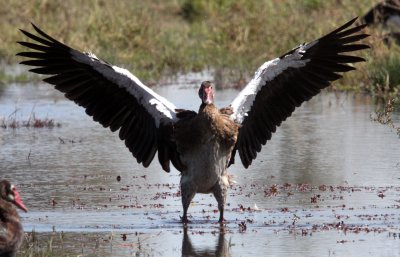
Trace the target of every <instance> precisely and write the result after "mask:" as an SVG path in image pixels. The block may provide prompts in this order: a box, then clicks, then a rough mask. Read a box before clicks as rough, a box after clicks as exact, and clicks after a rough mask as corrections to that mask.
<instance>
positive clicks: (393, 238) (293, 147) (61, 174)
mask: <svg viewBox="0 0 400 257" xmlns="http://www.w3.org/2000/svg"><path fill="white" fill-rule="evenodd" d="M155 91H157V92H158V93H159V94H161V95H163V96H165V97H166V98H167V99H169V100H170V101H172V102H173V103H175V104H176V105H177V106H178V107H180V108H187V109H194V110H197V108H198V106H199V99H198V97H197V85H191V84H187V85H186V84H184V85H174V86H164V87H159V88H155ZM237 93H238V91H236V90H234V89H228V90H224V91H218V92H217V94H216V98H217V99H218V100H217V105H218V106H220V107H223V106H226V105H228V104H229V103H230V101H231V100H232V99H233V98H234V96H235V95H236V94H237ZM376 108H377V106H376V103H375V102H374V101H373V100H372V99H371V98H370V97H369V96H366V95H360V94H350V93H326V92H324V93H322V94H320V95H319V96H317V97H315V98H313V99H312V100H311V101H309V102H307V103H304V104H303V106H302V107H301V108H298V109H297V110H296V111H295V112H294V114H293V115H292V117H290V118H289V119H288V120H287V121H285V122H284V123H283V124H282V125H281V127H280V128H278V130H277V133H275V134H274V135H273V138H272V140H271V141H269V142H268V143H267V145H266V146H265V147H263V149H262V151H261V153H259V155H258V157H257V159H256V160H255V161H254V162H253V164H252V165H251V166H250V168H249V169H247V170H246V169H244V168H243V167H242V166H241V164H240V160H239V159H238V158H237V159H236V164H235V165H233V166H232V167H231V168H230V169H229V171H230V173H231V174H233V175H234V176H235V180H236V181H237V184H236V185H235V186H233V188H232V189H231V190H230V191H229V192H230V193H229V197H228V206H226V219H227V224H226V225H225V227H224V229H223V230H222V231H221V229H220V227H219V225H218V224H216V221H217V219H218V213H217V211H216V210H217V206H216V203H215V199H214V198H213V197H211V195H197V196H196V197H195V199H194V201H193V203H192V205H191V207H190V209H189V212H190V215H191V217H190V219H191V220H192V223H191V224H190V225H189V228H188V231H187V233H185V231H184V229H183V228H182V225H181V224H180V223H179V215H181V214H182V211H181V200H180V195H179V179H180V177H179V172H178V171H176V170H172V171H171V173H166V172H164V171H163V170H162V169H161V168H160V165H159V164H158V162H157V159H156V158H155V160H154V161H153V163H152V164H151V165H150V167H149V168H147V169H145V168H143V167H142V166H141V165H138V164H137V163H136V160H135V159H133V158H132V156H131V154H130V153H129V151H128V150H127V149H126V148H125V146H124V143H123V142H121V141H120V140H119V138H118V135H117V134H116V133H111V132H110V131H109V130H108V129H104V128H103V127H102V126H101V125H99V124H97V123H95V122H93V121H92V119H91V118H90V117H88V116H87V115H86V114H85V112H84V110H83V109H82V108H81V107H78V106H76V105H75V104H74V103H72V102H70V101H67V100H66V99H65V98H64V97H63V96H62V94H60V93H59V92H57V91H56V90H53V89H52V88H51V87H50V86H47V85H43V84H40V85H37V86H32V85H28V86H20V85H10V86H7V87H4V88H3V89H1V90H0V123H1V122H5V123H8V122H10V121H11V120H16V121H19V122H21V123H22V122H23V121H27V120H28V119H29V117H31V118H32V117H33V114H34V115H35V117H36V118H39V119H45V118H48V119H53V120H54V121H55V123H60V124H61V125H60V127H57V126H56V127H54V128H40V129H35V128H26V127H20V128H17V129H12V128H10V127H8V128H6V129H4V128H0V177H2V178H6V179H9V180H11V181H12V182H14V183H15V184H17V185H18V187H19V190H20V191H21V195H22V197H23V200H24V202H25V203H26V205H27V206H28V208H29V212H28V213H26V214H25V213H21V216H22V218H23V223H24V228H25V231H31V230H33V229H34V230H35V231H36V232H42V233H48V232H52V231H56V232H61V231H64V232H65V235H66V238H68V235H69V236H70V237H71V238H74V240H77V238H78V237H79V238H81V240H83V241H84V238H89V237H90V236H93V233H97V235H101V236H103V237H104V238H106V239H104V240H99V239H96V240H97V241H96V242H97V243H96V245H95V246H94V247H93V249H89V250H88V249H84V247H82V249H81V250H79V249H80V248H79V247H78V248H76V245H77V244H78V243H76V244H75V243H71V244H72V246H71V247H70V248H71V249H74V247H75V248H76V249H78V250H75V252H77V254H79V253H83V254H84V255H88V256H89V255H94V256H96V255H101V256H131V255H135V254H139V255H140V256H180V255H182V256H398V255H399V254H400V239H399V235H400V234H399V233H400V148H399V143H400V139H399V136H397V135H396V133H395V131H394V130H393V129H391V128H389V127H388V126H384V125H381V124H378V123H375V122H373V121H371V119H370V115H371V114H373V113H374V111H375V109H376ZM393 115H394V116H393V119H394V121H395V122H398V121H399V113H394V114H393ZM117 176H120V178H121V180H120V181H117ZM244 225H245V226H244ZM77 235H78V236H77ZM123 235H126V240H124V239H123ZM110 238H112V240H110ZM71 242H73V241H71ZM138 242H139V243H138ZM140 242H141V243H140ZM67 245H68V244H66V246H65V247H66V248H68V247H67ZM71 251H72V252H74V250H71ZM80 251H81V252H80Z"/></svg>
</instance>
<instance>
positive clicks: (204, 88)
mask: <svg viewBox="0 0 400 257" xmlns="http://www.w3.org/2000/svg"><path fill="white" fill-rule="evenodd" d="M199 97H200V99H201V102H202V103H203V104H212V103H214V89H213V86H212V84H211V82H210V81H204V82H202V83H201V86H200V89H199Z"/></svg>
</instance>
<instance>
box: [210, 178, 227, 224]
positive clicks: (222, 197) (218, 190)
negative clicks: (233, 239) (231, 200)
mask: <svg viewBox="0 0 400 257" xmlns="http://www.w3.org/2000/svg"><path fill="white" fill-rule="evenodd" d="M227 192H228V188H227V187H226V186H225V185H224V183H223V182H222V181H220V182H218V183H217V184H215V186H214V187H213V194H214V197H215V199H216V200H217V203H218V210H219V220H218V222H219V223H223V222H224V221H225V219H224V207H225V202H226V195H227Z"/></svg>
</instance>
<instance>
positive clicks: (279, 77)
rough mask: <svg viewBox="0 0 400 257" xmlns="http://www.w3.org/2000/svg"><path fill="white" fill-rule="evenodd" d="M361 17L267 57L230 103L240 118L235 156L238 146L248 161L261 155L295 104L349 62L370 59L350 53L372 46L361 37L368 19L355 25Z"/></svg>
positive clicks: (336, 77) (335, 77)
mask: <svg viewBox="0 0 400 257" xmlns="http://www.w3.org/2000/svg"><path fill="white" fill-rule="evenodd" d="M356 19H357V18H355V19H353V20H351V21H349V22H347V23H346V24H344V25H343V26H341V27H340V28H338V29H336V30H334V31H332V32H331V33H329V34H327V35H325V36H323V37H321V38H320V39H317V40H315V41H312V42H310V43H307V44H302V45H300V46H298V47H296V48H294V49H293V50H291V51H290V52H288V53H286V54H284V55H282V56H281V57H279V58H276V59H274V60H271V61H269V62H266V63H264V64H263V65H262V66H261V67H260V68H259V69H258V70H257V72H256V73H255V75H254V78H253V79H252V80H251V81H250V82H249V84H248V85H247V86H246V87H245V88H244V89H243V90H242V91H241V92H240V93H239V95H238V96H237V97H236V98H235V99H234V100H233V102H232V103H231V107H232V109H233V114H232V115H231V118H233V119H234V120H235V121H236V122H237V123H239V124H241V125H242V126H241V128H240V130H239V136H238V140H237V143H236V146H235V148H234V150H233V154H232V156H233V157H232V160H231V163H232V162H233V158H234V155H235V153H236V151H239V155H240V159H241V161H242V163H243V165H244V167H246V168H247V167H248V166H249V165H250V164H251V163H252V161H253V160H254V159H255V158H256V156H257V152H260V151H261V146H262V145H264V144H266V142H267V140H269V139H271V136H272V133H274V132H275V131H276V127H277V126H279V125H280V124H281V123H282V121H284V120H286V118H287V117H289V116H290V115H291V114H292V112H293V111H294V110H295V108H296V107H299V106H300V105H301V104H302V103H303V102H304V101H308V100H310V99H311V97H313V96H315V95H316V94H318V93H319V92H320V91H321V89H323V88H325V87H327V86H329V85H330V82H331V81H334V80H337V79H339V78H341V77H342V76H341V75H339V74H337V72H347V71H351V70H354V69H355V68H354V67H352V66H349V65H347V64H348V63H356V62H361V61H365V60H364V59H363V58H361V57H357V56H352V55H348V54H346V52H353V51H357V50H361V49H366V48H369V46H367V45H365V44H358V43H356V42H357V41H359V40H361V39H363V38H366V37H367V36H368V35H366V34H362V33H358V32H360V31H361V30H362V29H363V28H364V27H365V25H360V26H356V27H353V28H348V27H350V26H351V25H352V24H353V23H354V22H355V20H356Z"/></svg>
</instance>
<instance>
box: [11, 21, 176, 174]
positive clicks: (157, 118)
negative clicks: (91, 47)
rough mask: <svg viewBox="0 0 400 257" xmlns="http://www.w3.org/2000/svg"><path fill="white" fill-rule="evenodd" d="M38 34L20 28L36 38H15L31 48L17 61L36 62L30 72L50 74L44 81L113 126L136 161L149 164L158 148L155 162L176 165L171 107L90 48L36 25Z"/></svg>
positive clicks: (104, 122) (96, 118)
mask: <svg viewBox="0 0 400 257" xmlns="http://www.w3.org/2000/svg"><path fill="white" fill-rule="evenodd" d="M32 26H33V28H34V29H35V30H36V32H37V33H38V34H39V35H38V36H36V35H33V34H31V33H29V32H27V31H24V30H21V31H22V33H23V34H25V35H26V36H27V37H29V38H30V39H32V40H33V41H35V42H34V43H31V42H18V43H19V44H21V45H22V46H24V47H27V48H29V51H27V52H21V53H18V54H17V55H19V56H23V57H26V58H28V60H25V61H22V62H21V64H25V65H30V66H36V68H33V69H31V70H30V71H31V72H34V73H38V74H44V75H50V77H48V78H45V79H44V81H45V82H47V83H50V84H53V85H55V88H56V89H58V90H59V91H61V92H63V93H64V94H65V96H66V97H67V98H68V99H70V100H72V101H74V102H75V103H77V104H78V105H80V106H82V107H84V108H85V109H86V113H87V114H88V115H90V116H92V117H93V120H95V121H97V122H99V123H100V124H102V125H103V126H104V127H108V128H110V130H111V131H113V132H114V131H117V130H118V129H119V137H120V139H121V140H125V145H126V146H127V147H128V148H129V150H130V151H131V153H132V154H133V156H134V157H135V158H136V159H137V161H138V163H142V164H143V166H145V167H147V166H148V165H150V163H151V161H152V160H153V158H154V155H155V153H156V152H157V150H159V153H158V155H159V161H160V163H161V165H162V167H163V169H164V170H166V171H169V161H170V160H171V161H172V162H173V163H174V165H175V164H177V165H178V159H179V158H177V156H176V152H175V150H174V145H171V143H170V142H168V140H167V139H166V137H168V131H167V130H168V128H167V127H168V126H169V125H170V124H172V123H174V122H175V121H176V120H177V119H178V118H177V117H176V112H175V106H174V105H173V104H172V103H170V102H169V101H167V100H166V99H165V98H163V97H161V96H159V95H158V94H156V93H155V92H154V91H153V90H151V89H150V88H148V87H146V86H145V85H144V84H143V83H142V82H141V81H140V80H139V79H138V78H136V77H135V76H134V75H132V74H131V73H130V72H129V71H127V70H125V69H122V68H119V67H116V66H113V65H111V64H108V63H106V62H104V61H102V60H100V59H99V58H97V57H96V56H95V55H94V54H92V53H82V52H80V51H77V50H75V49H72V48H70V47H68V46H66V45H64V44H62V43H60V42H59V41H57V40H55V39H54V38H52V37H50V36H49V35H47V34H46V33H44V32H43V31H42V30H40V29H39V28H38V27H36V26H35V25H34V24H32Z"/></svg>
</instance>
